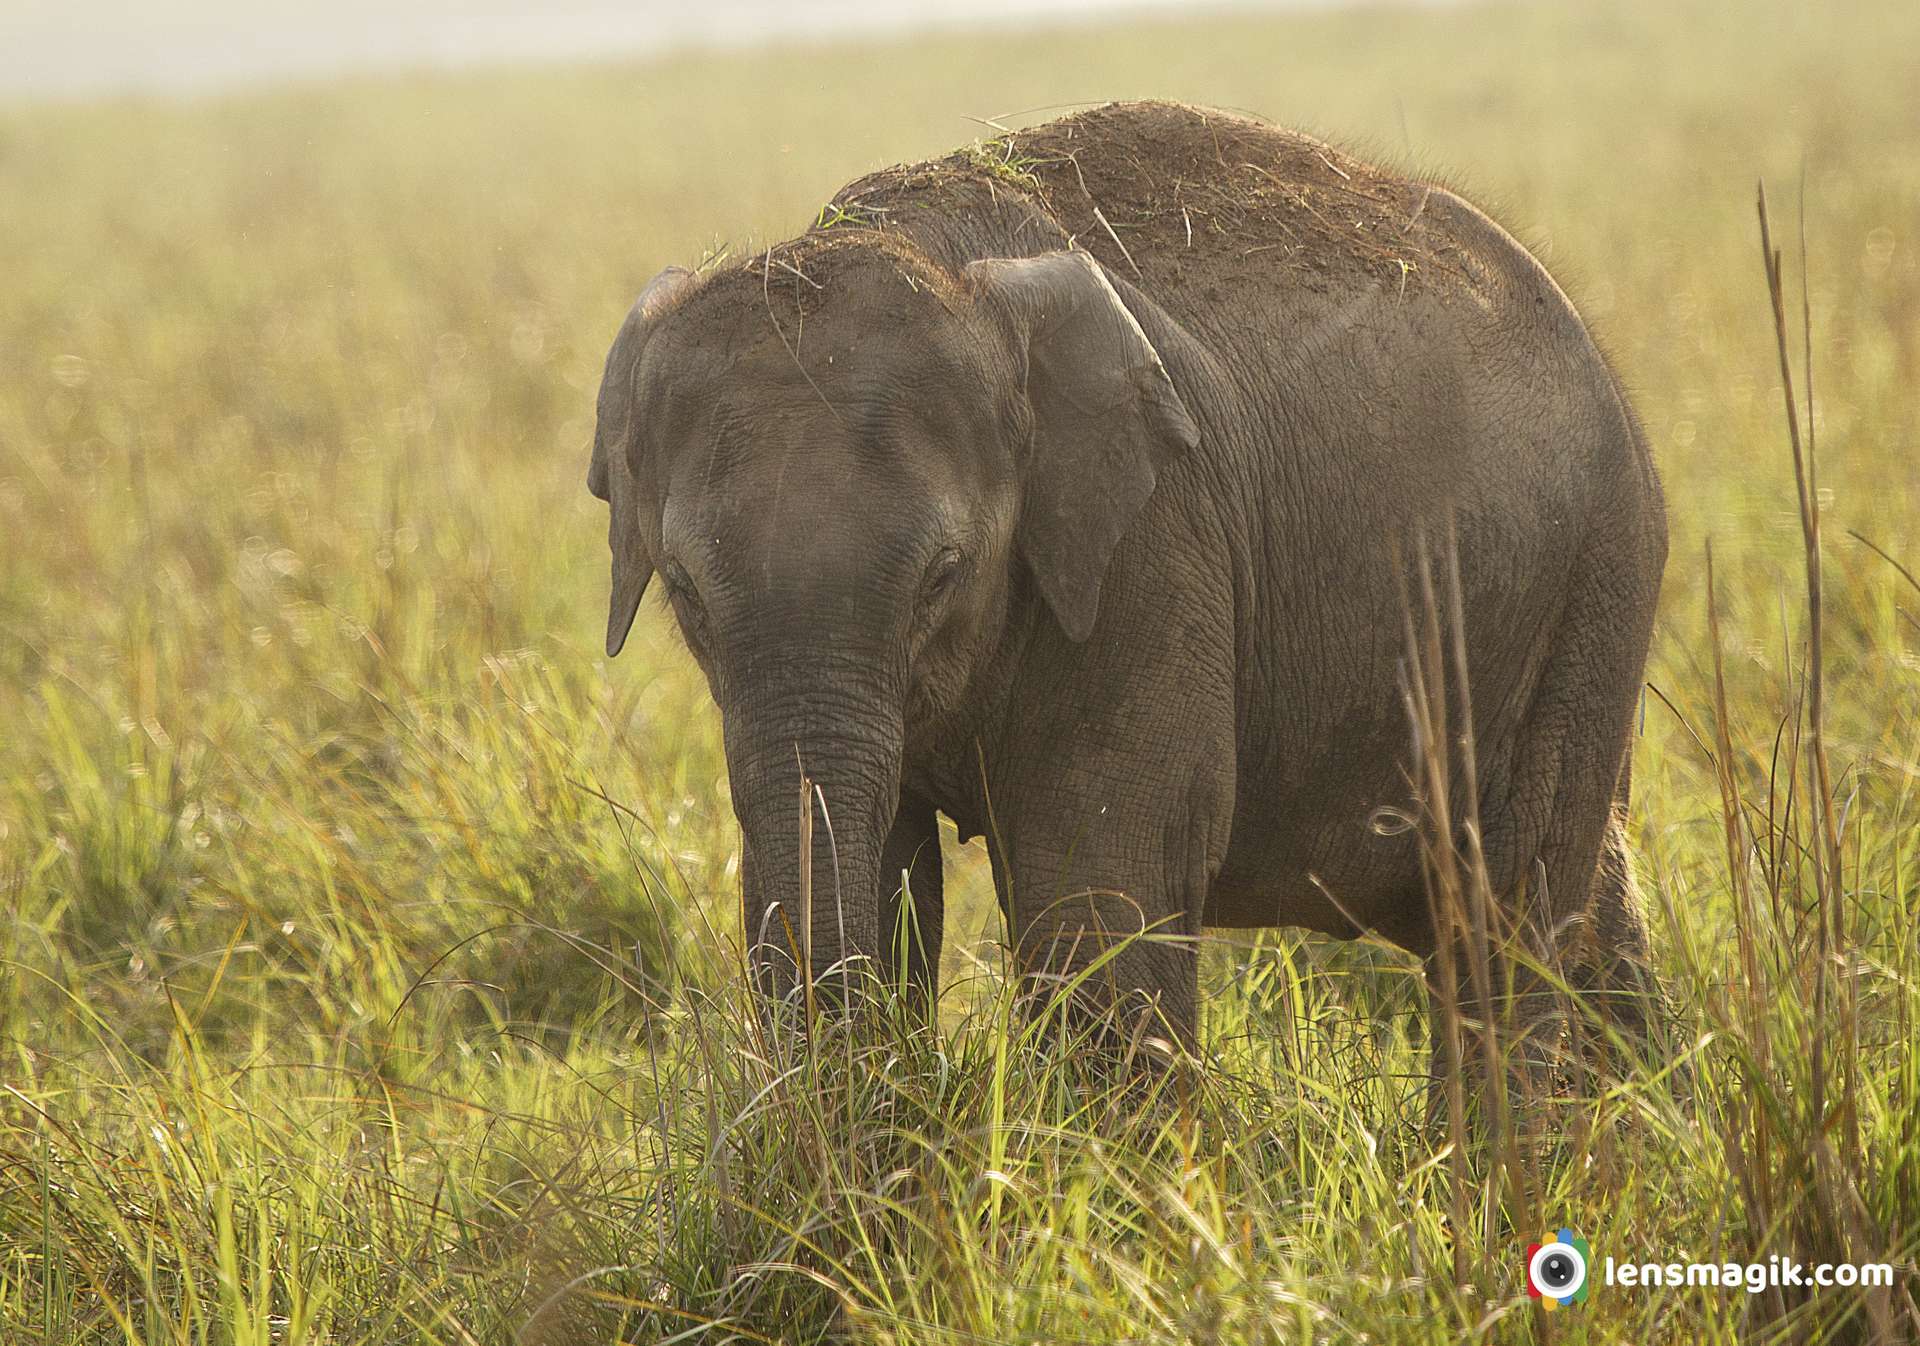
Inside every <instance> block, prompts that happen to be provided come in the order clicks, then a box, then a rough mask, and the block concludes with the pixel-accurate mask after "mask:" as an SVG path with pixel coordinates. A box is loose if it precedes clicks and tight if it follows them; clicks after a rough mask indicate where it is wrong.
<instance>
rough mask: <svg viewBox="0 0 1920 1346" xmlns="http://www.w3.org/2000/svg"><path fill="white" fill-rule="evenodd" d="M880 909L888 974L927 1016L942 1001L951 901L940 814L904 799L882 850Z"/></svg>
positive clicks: (919, 802) (919, 803)
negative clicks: (944, 946) (943, 946)
mask: <svg viewBox="0 0 1920 1346" xmlns="http://www.w3.org/2000/svg"><path fill="white" fill-rule="evenodd" d="M881 864H882V866H883V867H882V869H881V892H882V894H883V898H882V902H881V908H880V924H881V934H882V947H883V950H884V953H885V957H886V969H885V971H886V975H887V977H888V978H890V979H892V980H894V981H896V982H897V983H899V984H900V985H901V986H902V987H903V989H904V990H905V991H906V993H907V996H908V999H909V1000H910V1001H911V1002H912V1003H913V1005H914V1006H915V1008H916V1010H917V1011H918V1012H919V1013H920V1014H922V1015H930V1014H931V1013H932V1012H933V1008H934V1006H935V1005H936V1004H937V1003H938V1001H939V998H940V947H941V941H942V938H943V935H944V922H945V916H946V899H945V894H944V892H943V889H942V881H943V871H942V866H941V862H940V828H939V815H938V814H937V813H935V812H934V809H933V806H932V805H931V804H928V803H926V802H925V801H924V800H920V799H916V798H914V797H912V796H904V797H902V799H901V800H900V810H899V812H898V813H897V814H895V816H894V821H893V829H892V831H890V832H889V833H888V834H887V841H886V846H885V848H884V849H883V851H882V852H881Z"/></svg>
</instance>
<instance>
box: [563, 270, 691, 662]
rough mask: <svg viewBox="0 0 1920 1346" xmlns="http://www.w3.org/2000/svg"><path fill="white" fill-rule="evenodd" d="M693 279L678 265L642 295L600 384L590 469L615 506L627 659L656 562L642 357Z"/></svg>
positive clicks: (598, 490) (618, 596) (612, 526)
mask: <svg viewBox="0 0 1920 1346" xmlns="http://www.w3.org/2000/svg"><path fill="white" fill-rule="evenodd" d="M692 281H693V273H692V272H690V271H687V270H685V269H684V268H681V267H677V266H670V267H668V268H667V269H666V270H665V271H662V272H661V273H660V274H659V275H657V276H655V277H654V278H653V279H652V280H651V281H649V282H648V283H647V288H646V289H644V290H642V291H641V292H640V297H639V298H638V299H636V300H635V301H634V304H633V308H632V310H631V311H629V312H628V314H627V320H626V321H625V322H624V323H622V324H621V325H620V335H619V336H617V337H615V338H614V339H613V349H612V350H610V351H609V352H607V369H606V373H605V374H604V375H602V376H601V379H600V403H599V408H598V424H596V425H595V427H594V432H593V464H592V466H590V467H589V468H588V469H587V489H588V490H589V491H591V492H593V494H594V495H596V496H598V497H599V498H600V499H602V500H604V501H606V502H607V504H608V505H609V506H610V507H611V512H612V518H611V519H610V521H609V523H608V526H607V545H608V546H609V547H611V548H612V549H613V597H612V600H611V601H610V602H609V604H608V607H607V656H608V657H609V658H611V657H613V656H614V655H616V654H618V653H620V647H621V646H623V645H625V644H626V643H627V632H628V631H630V630H631V629H632V628H633V618H634V614H635V613H637V612H638V611H639V610H640V599H641V597H642V596H643V595H644V594H645V593H646V592H647V582H648V581H649V580H651V579H652V578H653V562H652V561H651V560H650V559H649V558H648V556H647V548H646V540H645V539H644V538H643V537H642V536H641V528H640V511H641V509H642V508H643V507H644V505H643V501H642V498H641V494H642V493H641V491H640V488H639V478H640V463H639V462H638V461H637V457H638V449H639V444H640V433H639V432H640V415H641V411H640V408H639V407H638V406H637V405H636V402H637V401H638V397H637V394H636V391H635V387H634V385H635V383H636V381H637V379H638V376H639V371H640V351H641V348H642V347H643V346H644V345H645V344H646V338H647V332H648V331H649V330H650V329H651V328H652V326H653V324H654V323H655V322H656V321H657V320H658V319H659V316H660V315H661V314H662V313H664V312H665V311H666V310H667V309H668V308H670V307H671V306H672V305H673V302H674V300H675V298H676V297H677V296H678V295H679V294H681V293H682V292H683V291H684V290H685V288H686V287H687V286H688V285H689V284H691V283H692Z"/></svg>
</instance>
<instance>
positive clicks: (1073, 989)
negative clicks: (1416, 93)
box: [995, 805, 1224, 1068]
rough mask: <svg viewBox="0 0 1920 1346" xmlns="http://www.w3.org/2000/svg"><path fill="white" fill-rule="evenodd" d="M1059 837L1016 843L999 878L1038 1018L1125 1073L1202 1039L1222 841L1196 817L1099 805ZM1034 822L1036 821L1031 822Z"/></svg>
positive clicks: (1029, 835)
mask: <svg viewBox="0 0 1920 1346" xmlns="http://www.w3.org/2000/svg"><path fill="white" fill-rule="evenodd" d="M1037 812H1039V813H1040V814H1041V816H1049V817H1057V818H1058V820H1059V821H1061V822H1063V823H1068V824H1070V825H1067V826H1064V827H1062V828H1060V829H1058V830H1055V829H1051V828H1049V829H1048V832H1049V833H1051V835H1047V834H1042V835H1035V834H1034V832H1035V829H1033V828H1032V827H1028V828H1026V829H1024V830H1023V833H1022V835H1020V836H1018V837H1015V838H1011V839H1010V845H1009V847H1008V856H1007V862H1006V863H1004V864H997V865H996V866H995V868H996V874H997V876H998V877H1000V878H1001V879H1002V881H1003V883H1004V884H1005V885H1006V886H1008V887H1010V888H1011V895H1010V896H1011V901H1010V902H1009V904H1008V905H1009V909H1010V910H1011V912H1012V913H1013V918H1014V919H1013V935H1014V949H1015V958H1016V963H1017V965H1018V968H1019V971H1020V975H1021V979H1022V983H1023V998H1024V1001H1025V1003H1026V1006H1027V1008H1028V1010H1029V1012H1030V1013H1035V1014H1039V1015H1041V1016H1043V1017H1055V1016H1057V1017H1058V1019H1059V1020H1060V1022H1061V1024H1062V1026H1063V1027H1064V1028H1065V1029H1066V1031H1067V1033H1068V1034H1069V1036H1071V1037H1074V1038H1082V1037H1085V1038H1089V1039H1091V1042H1092V1044H1093V1045H1094V1047H1095V1048H1096V1050H1098V1051H1099V1052H1100V1053H1101V1055H1102V1056H1111V1057H1113V1058H1114V1059H1115V1060H1116V1061H1117V1062H1119V1063H1121V1064H1122V1066H1123V1067H1124V1068H1136V1067H1137V1066H1139V1065H1141V1064H1147V1063H1151V1062H1152V1061H1154V1060H1155V1059H1156V1058H1157V1057H1159V1055H1160V1052H1161V1051H1163V1050H1164V1049H1163V1048H1159V1049H1157V1048H1156V1047H1155V1046H1154V1044H1155V1043H1157V1042H1164V1043H1166V1044H1169V1045H1171V1046H1173V1047H1174V1048H1175V1049H1177V1050H1183V1051H1192V1050H1193V1049H1194V1048H1195V1047H1196V1046H1197V1045H1198V1041H1199V966H1200V959H1199V944H1198V938H1197V937H1198V935H1199V933H1200V918H1201V913H1202V912H1203V911H1204V910H1205V904H1206V893H1207V888H1208V885H1209V884H1210V882H1211V879H1212V875H1213V874H1214V873H1215V872H1217V870H1218V867H1219V861H1220V859H1221V853H1223V851H1224V840H1223V838H1220V837H1218V836H1217V835H1216V829H1214V828H1212V827H1210V826H1209V825H1208V819H1209V816H1210V814H1211V812H1212V811H1211V810H1207V811H1205V812H1203V813H1200V814H1198V816H1194V815H1184V814H1183V816H1178V817H1173V818H1168V817H1164V816H1129V815H1128V814H1127V813H1125V812H1123V811H1122V810H1120V809H1117V808H1113V807H1111V806H1110V807H1108V808H1107V809H1106V810H1105V811H1101V810H1100V809H1099V807H1098V805H1095V806H1094V807H1093V808H1092V809H1091V810H1090V812H1091V816H1090V817H1086V818H1083V819H1076V818H1073V817H1072V816H1071V815H1068V814H1065V813H1062V814H1058V815H1051V814H1048V813H1047V812H1046V811H1045V810H1040V811H1037ZM1028 816H1029V817H1031V816H1032V815H1028Z"/></svg>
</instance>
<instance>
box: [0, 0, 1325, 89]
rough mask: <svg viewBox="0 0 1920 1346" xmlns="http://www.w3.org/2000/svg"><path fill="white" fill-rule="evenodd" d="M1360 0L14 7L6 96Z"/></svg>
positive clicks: (7, 26) (100, 1)
mask: <svg viewBox="0 0 1920 1346" xmlns="http://www.w3.org/2000/svg"><path fill="white" fill-rule="evenodd" d="M1351 2H1352V0H631V2H630V3H627V4H614V3H609V0H385V2H384V3H381V2H380V0H321V2H319V3H316V2H315V0H256V3H251V4H250V3H247V2H246V0H156V2H155V3H147V4H141V3H133V2H131V0H0V97H5V98H33V97H41V96H66V97H72V96H76V95H87V94H97V93H111V92H116V91H124V90H166V91H182V92H186V91H194V90H206V89H219V88H227V87H232V86H236V85H246V84H261V83H275V82H280V81H284V80H289V79H299V78H314V77H320V76H325V75H330V74H337V73H340V72H343V71H353V70H377V69H399V68H406V67H414V66H447V65H468V64H476V63H493V62H503V63H509V62H521V61H556V60H577V59H582V58H592V57H596V56H609V57H617V56H622V55H632V54H636V53H648V52H655V51H661V50H666V49H669V48H673V47H683V46H692V45H727V46H737V45H742V44H748V43H753V42H756V41H763V40H767V39H771V38H780V37H825V36H832V35H836V34H843V33H859V32H899V31H903V30H909V29H914V28H927V27H963V26H972V25H984V24H1014V23H1022V22H1061V21H1086V20H1089V19H1096V18H1099V17H1101V16H1105V15H1126V14H1139V13H1150V12H1169V11H1176V10H1182V9H1185V10H1202V9H1213V10H1219V9H1229V8H1234V9H1238V8H1251V7H1256V6H1258V7H1264V8H1296V9H1297V8H1308V7H1312V6H1315V5H1324V4H1338V3H1351Z"/></svg>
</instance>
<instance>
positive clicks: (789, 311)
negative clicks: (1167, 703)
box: [588, 231, 1198, 992]
mask: <svg viewBox="0 0 1920 1346" xmlns="http://www.w3.org/2000/svg"><path fill="white" fill-rule="evenodd" d="M862 232H864V231H862ZM1197 435H1198V431H1197V429H1196V427H1195V424H1194V421H1193V419H1192V417H1191V416H1190V415H1189V414H1188V411H1187V409H1186V407H1185V406H1184V405H1183V404H1182V402H1181V400H1180V397H1179V395H1178V394H1177V393H1176V392H1175V390H1174V387H1173V384H1172V382H1171V380H1170V379H1169V377H1168V375H1167V371H1166V368H1165V367H1164V366H1163V364H1162V362H1161V360H1160V358H1159V355H1158V354H1157V353H1156V351H1155V349H1154V347H1153V345H1152V343H1151V342H1150V341H1149V340H1148V338H1147V336H1146V335H1145V333H1144V332H1143V331H1142V328H1141V324H1140V322H1139V321H1138V320H1137V318H1136V315H1135V314H1134V312H1132V311H1130V310H1129V308H1128V306H1127V304H1126V303H1124V302H1123V301H1122V299H1121V298H1120V296H1119V295H1118V294H1117V293H1116V291H1115V288H1114V286H1113V284H1112V283H1111V282H1110V281H1109V279H1108V277H1107V276H1106V274H1105V272H1103V271H1102V269H1101V268H1100V266H1099V265H1098V264H1097V263H1096V262H1095V261H1094V259H1093V258H1092V257H1091V256H1089V255H1088V254H1086V253H1084V252H1079V251H1062V252H1053V253H1047V254H1043V255H1040V256H1035V257H1023V258H1007V259H989V260H983V261H976V262H973V263H971V264H969V265H967V266H966V267H965V268H964V270H963V271H962V272H961V273H960V274H957V275H955V274H951V273H949V272H947V271H945V270H943V269H941V268H939V267H937V266H935V265H933V264H932V263H930V262H928V261H927V260H926V259H925V258H923V257H921V256H920V255H919V254H918V253H916V252H914V251H912V250H911V249H909V248H907V247H905V246H904V245H902V244H900V243H898V242H896V241H894V240H893V239H892V238H891V237H890V236H884V235H878V234H872V235H865V236H864V237H862V238H859V239H854V240H850V239H846V238H836V239H834V240H833V241H832V243H831V245H827V244H822V245H820V246H817V247H815V248H813V249H811V250H809V249H807V248H806V247H805V246H804V245H802V246H799V247H794V248H792V249H783V250H782V253H781V255H780V256H778V257H766V258H758V259H756V260H755V261H754V262H753V263H752V264H750V265H747V266H741V267H736V268H733V269H730V270H724V271H720V272H717V273H714V274H710V275H706V276H702V277H695V276H692V275H690V274H688V273H686V272H684V271H678V270H670V271H667V272H664V273H662V275H660V276H659V277H658V278H656V279H655V280H654V281H653V282H652V283H651V284H650V285H648V286H647V288H646V290H645V292H644V293H643V294H642V295H641V296H640V298H639V300H638V302H636V303H635V304H634V306H633V310H632V312H631V313H629V314H628V316H627V319H626V322H625V324H624V325H623V326H622V327H621V330H620V334H619V336H618V338H617V339H616V340H615V342H614V344H613V349H612V351H611V353H610V354H609V356H608V358H607V366H606V373H605V377H604V380H603V383H602V386H601V391H600V400H599V425H598V430H597V433H596V435H595V438H594V450H593V465H592V469H591V472H590V473H589V476H588V486H589V488H590V489H591V490H592V492H593V494H595V495H596V496H598V497H600V498H601V499H602V500H605V501H607V502H608V504H609V505H610V506H611V508H612V521H611V527H610V529H609V533H608V537H609V542H610V544H611V546H612V549H613V597H612V604H611V608H610V612H609V617H608V625H607V651H608V653H609V654H610V655H611V654H615V653H617V652H618V651H619V649H620V647H621V645H622V644H623V643H624V641H625V639H626V634H627V630H628V627H629V626H630V624H631V623H632V621H633V619H634V614H635V611H636V610H637V608H638V605H639V602H640V598H641V594H642V592H643V591H644V590H645V589H646V587H647V585H648V582H649V580H650V578H652V577H653V576H655V575H658V576H659V578H660V580H661V587H662V588H663V589H664V590H665V594H666V599H667V601H668V603H669V604H670V605H671V606H672V609H673V612H674V615H675V617H676V618H677V620H678V623H679V627H680V630H681V632H682V634H683V635H684V637H685V640H686V644H687V646H688V648H689V649H690V650H691V652H692V653H693V655H694V657H695V658H696V660H697V661H698V662H699V664H700V666H701V668H702V669H703V671H704V672H705V674H706V676H707V679H708V683H709V686H710V687H711V689H712V692H713V695H714V699H715V701H716V702H717V704H718V705H719V707H720V711H721V716H722V720H723V725H724V731H725V743H726V756H727V766H728V772H729V776H730V782H731V787H732V792H733V802H734V808H735V811H736V813H737V814H738V816H739V820H740V824H741V829H742V834H743V841H744V847H743V856H744V867H743V868H744V872H743V884H744V914H745V919H746V937H747V939H748V941H749V944H750V945H751V946H753V948H754V956H753V959H752V963H753V966H754V968H755V971H756V976H757V978H758V979H759V980H760V982H761V984H762V985H763V986H765V987H766V988H768V989H770V990H772V991H775V992H783V991H784V990H785V989H787V988H789V987H791V986H792V985H793V984H794V983H795V981H796V975H795V973H796V966H795V963H794V960H793V958H792V956H791V954H792V951H795V950H797V949H800V948H808V949H810V951H811V963H812V968H811V971H812V973H813V974H814V975H815V976H816V977H817V976H818V975H819V974H820V973H821V972H823V971H824V970H826V969H827V968H829V967H832V966H833V965H835V964H836V963H838V962H840V961H841V960H843V959H852V958H856V957H861V956H865V957H873V956H875V955H877V954H878V953H879V951H880V949H881V947H882V944H881V933H882V932H881V916H880V912H881V905H882V903H881V899H882V898H883V896H886V895H888V894H886V893H883V891H882V887H883V885H888V887H889V889H891V888H892V887H893V886H895V885H897V884H898V881H899V876H898V875H897V874H896V875H887V874H883V873H881V872H880V870H881V853H882V847H883V844H884V842H885V840H886V836H887V833H888V830H889V828H890V826H891V825H892V822H893V818H894V814H895V811H896V809H897V807H898V804H899V797H900V783H901V763H902V755H903V752H904V751H905V750H906V746H907V744H908V742H909V741H910V740H915V741H917V738H916V736H918V735H921V734H924V733H926V732H929V726H933V725H937V724H939V723H941V722H942V720H943V717H947V716H950V715H952V714H953V713H954V712H955V711H956V709H957V708H959V707H960V706H961V705H962V703H963V702H964V700H965V698H966V697H967V695H968V691H969V688H970V686H971V685H972V684H973V682H974V679H975V677H976V675H977V674H979V673H980V671H981V669H982V668H983V667H984V666H986V665H987V663H988V661H989V660H990V659H991V657H992V655H993V653H994V651H995V650H996V649H997V648H998V647H999V646H1000V644H1001V643H1002V642H1003V641H1004V640H1005V639H1006V638H1008V633H1009V632H1010V631H1012V630H1014V629H1016V625H1015V623H1014V622H1012V620H1011V615H1012V614H1013V613H1014V611H1015V609H1016V608H1017V607H1018V606H1019V605H1021V604H1023V603H1025V602H1027V601H1029V600H1027V599H1026V598H1025V597H1024V595H1027V594H1029V593H1032V594H1037V595H1038V598H1039V599H1040V600H1041V601H1043V602H1044V604H1045V606H1046V608H1047V609H1049V610H1050V611H1051V614H1052V620H1053V621H1054V622H1056V623H1057V625H1058V628H1059V629H1060V631H1062V632H1064V635H1065V637H1066V638H1068V639H1071V640H1074V641H1083V640H1086V639H1087V638H1088V637H1089V636H1090V635H1091V634H1092V632H1093V631H1094V628H1095V623H1096V616H1097V613H1098V611H1099V603H1100V591H1101V584H1102V581H1103V578H1104V577H1105V575H1106V573H1107V567H1108V563H1109V561H1110V560H1111V558H1112V556H1113V554H1114V551H1115V548H1116V547H1117V546H1118V544H1119V542H1120V539H1121V537H1122V535H1123V534H1124V533H1125V532H1126V530H1127V528H1128V526H1129V524H1130V523H1131V522H1132V520H1133V518H1134V517H1135V515H1136V514H1137V513H1138V512H1139V511H1140V509H1141V508H1142V506H1143V505H1144V504H1145V503H1146V501H1147V499H1148V497H1149V495H1150V494H1151V493H1152V491H1153V489H1154V483H1155V478H1156V474H1157V473H1158V472H1159V471H1160V470H1161V469H1162V468H1163V467H1164V466H1165V465H1166V464H1167V463H1169V462H1170V461H1171V460H1172V459H1174V458H1175V457H1176V456H1178V455H1179V454H1181V453H1182V452H1184V451H1185V450H1187V449H1188V448H1190V447H1191V446H1192V445H1193V444H1194V443H1195V442H1196V440H1197ZM1041 620H1044V619H1041ZM803 773H804V775H805V777H806V778H807V779H809V780H810V781H811V782H812V783H813V785H814V786H815V787H816V788H815V791H814V793H813V794H812V796H811V798H810V800H809V802H808V803H807V805H806V807H807V809H808V810H810V812H811V817H812V827H811V829H810V831H811V855H812V859H811V865H812V869H811V874H810V884H809V885H808V886H809V887H810V892H811V902H810V906H811V912H810V916H811V927H810V930H809V931H808V932H806V933H804V934H803V933H801V932H799V931H797V930H796V929H795V926H796V925H797V924H798V922H799V921H800V911H799V907H800V905H801V902H800V894H801V892H802V888H803V885H802V883H801V864H802V860H801V857H802V855H803V853H804V851H805V849H806V845H807V843H805V842H803V833H806V832H808V831H809V829H808V828H806V827H805V826H803V816H805V815H803V814H802V811H801V809H802V806H801V802H800V801H801V793H800V791H801V780H802V776H803Z"/></svg>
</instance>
